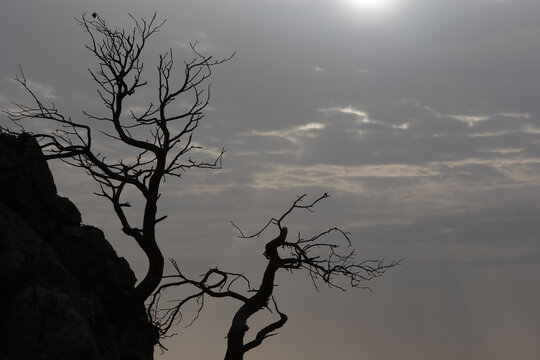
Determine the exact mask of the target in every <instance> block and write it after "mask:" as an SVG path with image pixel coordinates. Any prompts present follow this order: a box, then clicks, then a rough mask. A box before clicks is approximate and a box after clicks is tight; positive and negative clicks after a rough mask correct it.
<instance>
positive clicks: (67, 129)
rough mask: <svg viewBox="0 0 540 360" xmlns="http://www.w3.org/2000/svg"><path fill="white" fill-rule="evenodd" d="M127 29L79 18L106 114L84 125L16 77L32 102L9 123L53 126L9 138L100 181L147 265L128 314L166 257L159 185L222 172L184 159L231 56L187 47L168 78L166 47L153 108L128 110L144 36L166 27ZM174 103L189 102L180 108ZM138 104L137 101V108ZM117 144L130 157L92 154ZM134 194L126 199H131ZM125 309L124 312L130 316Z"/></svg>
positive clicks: (215, 164)
mask: <svg viewBox="0 0 540 360" xmlns="http://www.w3.org/2000/svg"><path fill="white" fill-rule="evenodd" d="M132 21H133V28H132V29H131V30H129V31H126V30H124V29H118V28H114V27H111V26H109V25H108V24H107V23H106V22H105V20H104V19H103V18H102V17H101V16H100V15H98V14H96V13H93V14H92V16H91V17H88V16H86V14H83V15H82V17H81V18H80V19H77V22H78V24H79V25H80V26H81V27H82V29H83V30H84V31H85V32H86V33H87V35H88V36H89V42H88V43H87V44H86V48H87V49H88V50H89V51H90V53H91V54H92V55H93V56H94V57H95V58H96V60H97V67H96V68H94V69H89V72H90V75H91V77H92V79H93V81H95V83H96V84H97V85H98V95H99V98H100V99H101V101H102V102H103V104H104V106H105V108H106V113H105V115H96V114H92V113H89V112H84V111H83V114H84V117H83V119H82V120H74V119H72V118H71V117H68V116H66V115H64V114H62V113H61V112H60V111H59V110H58V109H57V108H56V106H55V105H54V104H50V105H48V104H45V103H44V102H43V101H42V100H41V99H40V98H39V97H38V95H37V94H36V93H35V92H34V91H33V90H32V87H31V85H30V83H29V82H28V81H27V79H26V77H25V76H24V74H23V73H22V71H21V73H20V75H18V76H17V77H16V80H17V81H18V82H19V83H20V85H22V87H23V88H24V89H26V91H27V92H28V93H29V94H30V96H31V97H32V98H33V105H23V104H14V105H15V110H11V111H7V114H8V116H9V117H10V118H11V120H12V121H13V122H14V123H16V124H18V125H20V124H21V123H22V122H23V121H24V120H27V119H38V120H40V121H44V122H46V123H42V124H40V125H39V126H38V128H39V129H46V128H53V129H54V130H53V131H52V132H40V131H43V130H38V132H31V131H29V130H25V128H23V127H22V125H21V127H20V129H18V130H17V131H14V130H12V129H10V128H2V129H1V130H0V131H4V132H9V133H20V132H27V133H30V135H31V136H33V137H34V138H35V139H36V140H38V142H39V144H40V146H41V148H42V150H43V152H44V157H45V159H62V160H63V161H65V162H67V163H68V164H70V165H72V166H74V167H77V168H81V169H83V170H85V171H86V173H88V174H89V175H90V176H91V177H92V178H93V179H94V180H95V181H97V183H98V184H99V187H100V191H98V192H97V195H98V196H101V197H104V198H106V199H108V200H109V201H110V202H111V204H112V207H113V209H114V211H115V213H116V216H117V217H118V219H119V221H120V224H121V226H122V230H123V232H124V233H125V234H126V235H127V236H129V237H131V238H132V239H133V240H135V242H136V243H137V244H138V246H139V247H140V248H141V249H142V250H143V251H144V253H145V254H146V256H147V258H148V262H149V266H148V271H147V273H146V275H145V277H144V279H143V280H142V281H141V282H140V283H139V284H138V285H137V286H136V288H135V289H134V291H133V293H132V294H131V295H130V296H129V298H128V299H125V304H124V305H125V306H124V308H126V309H131V308H133V307H135V306H141V305H143V304H144V302H145V300H146V299H147V298H148V297H149V296H150V295H151V294H152V293H153V291H154V290H155V289H156V288H157V287H158V285H159V284H160V282H161V279H162V276H163V267H164V258H163V255H162V253H161V250H160V248H159V245H158V241H157V239H156V226H157V224H158V223H159V222H160V221H162V220H164V219H165V218H166V216H164V215H158V199H159V197H160V187H161V185H162V183H163V181H164V180H165V179H166V178H167V177H177V178H179V177H180V176H181V174H182V173H183V172H184V171H185V170H187V169H191V168H202V169H216V168H220V167H221V158H222V155H223V150H222V151H221V153H220V154H219V155H218V156H217V158H215V159H214V160H212V161H209V162H208V161H196V160H193V159H192V158H191V157H190V155H191V153H192V151H193V150H195V149H197V148H200V147H199V146H198V145H196V144H195V143H194V142H193V140H192V137H193V135H194V131H195V129H197V127H198V126H199V123H200V121H201V120H202V119H203V117H204V113H203V112H204V109H205V108H206V106H207V105H208V102H209V99H210V85H209V82H208V78H209V77H210V76H211V74H212V68H213V67H214V66H216V65H218V64H221V63H223V62H225V61H227V60H228V59H230V57H229V58H225V59H217V60H214V59H213V58H212V57H211V56H206V55H203V54H201V53H200V52H198V50H197V49H196V46H195V44H192V45H191V49H192V51H193V57H192V59H191V60H189V61H185V62H184V66H183V69H182V70H183V71H181V72H180V74H181V76H179V77H178V78H176V76H175V75H174V73H173V64H174V60H173V52H172V49H171V50H169V51H168V52H166V53H163V54H161V55H159V58H158V65H157V89H156V99H157V101H156V103H151V102H148V103H146V105H145V107H144V109H145V110H143V111H141V112H135V111H132V110H130V109H129V108H128V106H127V100H128V98H129V97H131V96H133V95H134V94H136V93H137V94H138V91H139V89H140V88H142V87H144V86H146V85H147V82H146V81H144V80H143V79H142V73H143V68H144V64H143V61H142V58H141V56H142V54H143V50H144V49H145V46H146V44H147V41H148V39H149V38H150V37H151V36H153V35H154V34H156V33H157V32H158V31H159V30H160V29H161V27H162V26H163V24H164V22H157V20H156V14H154V16H153V17H152V18H151V19H150V20H149V21H148V20H144V19H140V20H139V19H135V18H134V17H132ZM180 99H182V100H183V99H186V100H187V101H190V104H191V105H190V106H188V107H187V108H185V109H184V110H179V109H182V107H180V106H171V105H172V104H175V103H176V104H178V103H179V102H180ZM137 105H140V104H137ZM98 131H99V133H101V134H103V135H104V136H106V138H108V139H110V141H111V142H113V143H115V144H120V145H121V146H124V147H125V148H127V149H128V150H127V151H128V154H129V155H127V154H122V156H115V154H105V153H102V152H98V151H97V150H95V149H96V146H95V145H94V140H95V137H96V133H97V132H98ZM128 188H131V189H135V190H137V193H138V195H139V196H140V199H141V200H142V203H143V209H144V210H143V211H142V214H135V215H134V214H131V213H128V212H127V210H126V208H128V207H130V203H129V202H127V201H126V199H125V194H126V192H127V191H126V190H127V189H128ZM130 196H132V195H130ZM128 312H129V311H128Z"/></svg>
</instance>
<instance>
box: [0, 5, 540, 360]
mask: <svg viewBox="0 0 540 360" xmlns="http://www.w3.org/2000/svg"><path fill="white" fill-rule="evenodd" d="M89 6H90V7H89ZM154 10H155V11H157V13H158V17H160V18H161V19H164V18H166V19H167V23H166V25H165V27H164V28H163V29H162V31H161V32H160V33H158V34H157V35H156V36H155V37H154V38H153V39H152V41H151V43H150V44H149V47H148V49H147V50H148V52H147V53H146V57H145V59H146V65H147V68H146V70H147V72H146V73H145V76H146V77H147V78H148V79H149V80H152V79H154V78H155V67H154V66H155V61H156V59H157V58H158V54H159V53H160V52H164V51H166V50H168V49H169V48H172V50H173V52H174V54H175V56H176V58H177V60H178V65H181V62H182V60H183V59H184V58H187V57H188V56H189V53H188V52H187V50H186V45H187V44H188V43H189V42H193V41H197V42H198V46H199V49H200V50H201V51H203V52H204V53H205V54H208V55H215V56H217V57H226V56H228V55H230V54H231V53H232V52H234V51H236V55H235V57H234V58H233V59H232V60H231V61H230V62H228V63H226V64H223V65H222V66H220V67H219V68H216V72H215V75H214V76H213V78H212V91H213V92H212V101H211V104H210V107H209V108H208V112H207V117H206V118H205V122H204V124H203V125H201V127H200V131H199V132H198V133H197V139H196V140H197V142H199V143H200V144H203V145H204V146H205V151H204V152H203V153H201V156H205V155H209V154H210V155H211V154H212V153H214V152H216V151H217V150H218V149H220V148H221V147H225V148H226V150H227V152H226V155H225V159H224V162H223V167H224V169H223V170H219V171H192V172H189V173H187V174H186V175H185V176H184V177H183V179H182V180H181V181H180V182H175V181H168V182H167V183H166V184H165V187H164V196H163V200H162V202H161V204H160V205H161V209H162V212H163V213H167V214H169V218H168V220H167V221H166V222H164V223H163V225H162V227H161V228H160V238H161V243H162V247H163V249H164V252H165V253H166V256H167V257H172V258H175V259H177V261H178V262H179V263H181V264H183V266H184V268H185V269H187V270H186V271H188V272H189V273H190V274H193V275H197V274H200V273H203V272H204V271H206V270H207V268H208V267H210V266H215V265H219V266H222V267H224V268H225V269H230V270H235V271H244V272H245V273H246V274H247V275H249V276H250V277H251V278H252V280H253V281H254V282H257V281H258V280H257V279H258V276H259V275H260V269H261V267H262V266H263V263H262V260H263V257H262V255H261V253H262V250H263V247H264V240H265V239H263V238H260V239H254V240H250V241H247V240H240V239H238V238H237V237H236V233H235V231H234V228H233V227H232V226H231V224H230V221H234V222H235V223H236V224H238V225H239V226H241V227H242V228H243V229H245V230H246V231H253V230H256V229H257V227H258V226H260V225H262V224H264V223H265V222H266V221H267V220H268V219H269V218H270V217H272V216H278V215H280V214H281V213H282V212H283V211H284V210H285V209H286V208H287V207H288V206H289V205H290V203H291V202H292V201H293V200H294V199H295V198H296V196H297V195H300V194H303V193H308V194H310V196H312V197H315V196H318V195H320V194H321V193H322V192H325V191H327V192H329V193H330V194H331V195H332V197H331V198H329V199H328V200H326V201H325V202H323V203H321V204H320V206H319V207H318V208H317V212H316V213H313V214H299V216H297V217H294V219H291V221H290V222H288V223H287V224H286V225H287V226H288V227H289V230H290V231H292V232H296V231H302V232H305V233H306V234H309V233H310V232H311V233H314V232H316V231H319V230H320V229H323V228H325V227H332V226H336V225H337V226H341V227H342V228H344V229H345V230H347V231H349V232H350V233H351V234H352V239H353V244H354V246H355V247H356V248H357V249H358V253H359V255H360V256H362V257H366V258H373V257H385V258H387V259H397V258H405V259H406V261H405V263H404V264H403V266H401V267H399V268H397V269H395V270H393V271H391V272H390V273H388V274H387V275H385V276H384V277H382V278H379V279H376V280H375V281H373V282H372V283H371V284H370V286H371V288H372V290H373V292H372V293H370V292H368V291H362V290H352V291H347V292H345V293H342V292H340V291H330V290H328V289H325V288H322V289H321V291H320V292H319V293H317V292H316V291H315V290H314V289H313V287H312V286H311V284H310V282H309V281H308V279H307V278H306V275H305V274H302V273H298V274H294V276H291V275H290V274H286V273H284V274H281V277H280V283H281V286H280V287H278V289H277V299H278V301H279V303H280V309H281V310H282V311H284V312H286V313H287V314H288V315H289V322H288V323H287V325H286V326H285V327H284V328H283V329H282V330H281V331H280V334H279V335H278V336H276V337H273V338H271V339H269V340H268V341H267V342H266V343H265V344H263V345H262V346H261V347H260V348H259V349H257V350H253V351H252V352H250V353H248V356H247V358H248V359H253V360H269V359H275V358H276V356H279V358H280V359H314V360H322V359H328V358H339V359H343V360H357V359H373V360H390V359H396V358H399V359H403V360H409V359H441V360H446V359H448V360H450V359H452V360H455V359H464V360H469V359H470V360H473V359H475V360H476V359H490V360H498V359H500V360H503V359H512V358H519V359H523V360H529V359H530V360H532V359H538V358H540V347H539V346H538V338H539V336H540V310H539V309H538V304H540V287H539V286H538V284H540V225H539V224H540V221H539V217H540V118H539V117H540V95H539V94H540V1H537V0H531V1H526V0H506V1H505V0H379V1H377V0H371V1H368V0H310V1H308V0H251V1H248V0H213V1H210V0H208V1H207V0H193V1H189V0H175V1H172V0H170V1H164V0H160V1H153V2H148V1H142V0H138V1H137V0H129V1H128V0H107V1H104V0H102V1H94V2H92V3H89V2H84V1H82V0H75V1H73V0H69V1H68V0H51V1H35V0H34V1H30V0H18V1H9V0H1V3H0V46H1V49H2V57H1V59H2V60H1V62H0V107H2V108H9V106H10V101H13V100H15V101H18V102H25V101H27V100H28V98H26V97H25V95H24V93H23V92H22V91H21V90H20V89H19V88H17V86H16V84H15V83H14V82H13V81H12V79H13V77H14V75H15V74H16V73H17V71H18V67H19V64H20V65H21V66H22V67H23V68H24V71H25V74H26V76H27V77H28V79H29V80H30V81H31V82H32V84H33V86H34V89H35V90H36V92H37V93H39V94H40V96H42V98H44V99H45V100H47V101H54V103H55V104H56V105H57V106H58V107H59V108H60V109H62V111H64V112H65V113H66V114H69V115H71V116H72V117H73V118H74V119H80V118H83V116H82V114H81V111H82V110H87V111H90V112H92V111H94V112H99V111H100V108H99V107H100V101H99V99H98V97H97V94H96V86H95V84H93V83H92V81H91V80H90V76H89V74H88V72H87V70H86V69H87V68H88V67H92V66H93V65H94V64H95V62H94V59H93V58H92V57H91V56H90V54H89V53H88V51H86V50H85V49H84V47H83V44H84V42H85V41H86V40H87V39H86V37H85V34H84V33H83V31H82V30H81V29H80V28H79V27H78V26H77V24H76V22H75V21H74V17H79V16H80V15H81V14H82V12H83V11H89V12H93V11H96V12H98V13H99V14H100V15H101V16H102V17H103V18H105V20H106V21H108V22H109V23H110V24H115V25H116V24H117V25H118V26H129V24H130V18H129V16H128V13H131V14H133V15H134V16H136V17H149V16H151V14H152V13H153V12H154ZM181 71H182V69H181V67H178V75H179V76H180V75H181ZM151 90H152V89H150V88H149V89H145V90H144V91H142V94H144V95H146V94H148V96H150V97H151V96H153V95H152V92H151ZM144 100H145V99H144V98H141V102H143V101H144ZM2 116H3V115H2ZM0 121H2V123H3V124H4V123H5V121H6V118H5V116H3V117H2V118H1V119H0ZM101 146H103V148H104V149H105V148H107V144H101ZM109 148H111V147H109ZM112 150H114V147H112ZM51 166H52V167H53V171H54V174H55V176H56V181H57V185H58V188H59V192H60V193H61V194H62V195H66V196H69V197H70V198H71V199H72V200H73V201H74V202H75V203H76V204H77V206H79V208H80V209H81V211H82V212H83V219H84V222H85V223H87V224H93V225H96V226H99V227H101V228H102V229H104V230H105V232H106V233H107V237H108V238H109V240H110V241H111V242H112V243H113V244H114V246H115V248H116V249H117V251H118V253H119V255H121V256H124V257H126V258H127V259H128V260H129V261H130V263H131V264H132V267H133V268H134V270H135V272H136V273H137V274H138V275H139V276H140V275H142V274H143V273H144V271H145V266H146V264H145V259H144V256H142V254H141V253H140V252H139V251H138V250H137V249H136V247H134V245H133V243H131V242H130V241H129V239H126V238H124V237H123V236H122V234H121V233H120V232H119V230H118V228H119V225H118V223H117V222H116V221H115V218H114V216H112V211H111V209H110V208H109V206H108V204H107V203H105V202H103V201H102V200H101V199H98V198H96V197H95V196H93V195H92V192H93V191H94V190H95V187H94V185H93V184H92V183H91V182H90V181H89V180H88V179H86V178H85V177H84V175H82V174H80V173H78V172H77V171H74V170H73V169H69V168H65V167H64V166H63V165H61V164H54V163H53V164H51ZM272 236H273V234H272V233H269V234H267V237H268V238H271V237H272ZM235 306H236V304H235V303H227V302H209V303H208V306H207V308H206V310H205V312H204V313H203V315H202V316H201V318H200V320H199V322H197V323H196V324H195V325H193V326H192V327H191V328H188V329H184V328H183V327H182V326H180V327H178V329H176V332H177V333H178V334H179V335H178V336H176V337H174V338H172V339H171V340H169V341H167V342H166V343H165V345H166V346H168V347H169V349H170V351H169V352H168V353H165V354H164V355H160V354H159V353H157V355H156V358H157V359H219V358H221V357H222V356H223V353H224V348H225V339H224V336H225V334H226V332H227V329H228V326H229V323H230V320H231V318H232V315H233V311H234V309H235Z"/></svg>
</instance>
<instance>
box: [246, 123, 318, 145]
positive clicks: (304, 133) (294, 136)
mask: <svg viewBox="0 0 540 360" xmlns="http://www.w3.org/2000/svg"><path fill="white" fill-rule="evenodd" d="M325 127H326V125H325V124H323V123H318V122H313V123H307V124H304V125H298V126H294V127H291V128H287V129H282V130H252V131H250V132H248V133H241V134H240V136H262V137H278V138H283V139H286V140H288V141H289V142H291V143H292V144H296V145H298V144H301V143H302V142H303V140H304V139H305V138H314V137H317V136H318V134H317V132H318V131H320V130H322V129H324V128H325Z"/></svg>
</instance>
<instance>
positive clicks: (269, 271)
mask: <svg viewBox="0 0 540 360" xmlns="http://www.w3.org/2000/svg"><path fill="white" fill-rule="evenodd" d="M306 196H307V195H302V196H300V197H298V198H297V199H296V200H295V201H294V202H293V204H292V205H291V206H290V207H289V208H288V209H287V210H286V211H285V212H284V213H283V214H282V215H281V216H280V217H277V218H272V219H270V220H269V221H268V222H267V223H266V224H265V225H264V226H263V227H262V228H261V229H260V230H259V231H257V232H255V233H254V234H252V235H245V234H244V233H243V232H242V230H241V229H240V228H239V227H238V226H236V225H234V224H233V225H234V227H235V228H236V229H237V230H238V231H239V233H240V235H239V237H241V238H244V239H249V238H254V237H259V236H261V235H262V234H263V233H264V232H265V231H266V230H267V229H269V228H270V227H273V226H275V227H277V229H278V230H279V234H278V236H277V237H276V238H274V239H273V240H270V241H268V242H267V243H266V245H265V249H264V254H263V255H264V256H265V258H266V268H265V271H264V273H263V276H262V280H261V283H260V285H259V287H258V288H256V289H252V288H251V287H250V286H249V282H248V281H247V279H245V277H243V276H241V275H239V274H231V273H226V272H223V271H220V270H217V269H211V270H209V271H208V272H207V273H206V274H204V275H203V276H202V279H201V280H199V281H195V280H190V279H188V278H187V277H186V276H184V275H183V274H182V273H181V272H180V271H179V270H178V268H176V270H177V274H175V275H172V276H170V277H168V278H169V279H171V281H170V282H168V283H166V284H164V285H162V286H161V287H160V288H159V289H158V291H157V293H156V295H155V297H156V296H157V297H160V296H162V294H163V293H164V291H165V290H166V289H171V288H174V287H176V286H185V285H191V286H194V287H195V288H196V289H197V291H198V292H197V293H195V294H193V295H190V296H187V297H184V298H182V299H180V300H177V301H178V303H177V305H176V306H173V307H171V308H169V309H165V310H164V311H165V313H166V314H167V316H168V318H167V321H168V323H172V322H173V321H174V319H175V318H177V319H181V312H182V308H183V307H184V305H185V304H186V303H187V302H188V301H191V300H193V299H194V298H197V299H202V298H204V296H212V297H230V298H234V299H237V300H239V301H240V302H241V305H240V307H239V309H238V310H237V311H236V313H235V314H234V316H233V320H232V323H231V326H230V328H229V332H228V334H227V351H226V354H225V360H241V359H243V357H244V354H245V353H246V352H247V351H249V350H251V349H253V348H255V347H257V346H259V345H261V344H262V343H263V341H264V340H265V339H267V338H268V337H270V336H272V335H274V334H275V331H276V330H278V329H279V328H281V327H282V326H283V325H284V324H285V323H286V322H287V319H288V317H287V315H285V314H284V313H283V312H281V311H280V310H279V309H278V306H277V303H276V301H275V299H274V287H275V286H276V280H275V276H276V273H277V272H278V271H279V270H280V269H284V270H288V271H291V272H293V271H296V270H305V271H307V272H308V274H309V275H310V277H311V279H312V281H313V284H314V286H315V288H316V289H318V286H319V285H318V284H319V283H322V284H326V285H327V286H329V287H331V288H338V289H341V290H345V287H346V285H348V286H350V287H352V288H367V287H365V286H364V285H363V284H364V283H365V282H366V281H369V280H371V279H373V278H375V277H378V276H381V275H382V274H384V273H385V271H386V270H388V269H390V268H393V267H395V266H397V265H399V264H400V262H401V261H391V262H389V263H386V262H385V261H384V260H360V261H359V260H357V259H356V257H355V255H356V254H355V251H354V250H344V248H345V249H346V248H350V247H351V241H350V238H349V234H348V233H346V232H345V231H343V230H341V229H340V228H338V227H333V228H330V229H328V230H326V231H323V232H321V233H318V234H316V235H314V236H311V237H303V236H302V235H301V234H300V233H299V234H298V236H297V238H296V239H294V240H288V239H287V238H288V235H289V232H288V229H287V227H286V226H284V223H285V222H286V220H287V218H288V216H289V215H290V214H291V213H293V212H295V211H299V210H306V211H308V212H312V211H314V207H315V205H316V204H318V203H319V202H320V201H322V200H324V199H326V198H328V197H329V195H328V194H327V193H324V194H323V195H321V196H320V197H318V198H316V199H314V200H313V201H311V202H308V203H305V202H304V200H305V198H306ZM173 264H174V263H173ZM175 267H176V266H175ZM216 273H217V274H220V278H219V280H218V281H216V282H210V281H209V278H210V277H211V275H213V274H216ZM239 276H241V278H242V279H243V280H245V284H247V285H248V286H247V287H245V288H244V289H243V290H244V291H243V292H239V291H238V290H234V291H233V290H231V287H232V285H233V282H234V281H236V280H237V279H238V277H239ZM270 299H272V302H273V308H274V309H275V311H276V312H277V314H278V315H279V319H277V320H274V321H272V322H270V323H269V324H268V325H266V326H264V327H263V328H261V329H259V330H258V332H257V333H256V335H255V338H254V339H252V340H249V341H245V337H246V334H247V331H248V330H249V327H248V321H249V319H250V318H251V317H252V316H253V315H254V314H256V313H257V312H259V311H260V310H262V309H269V302H270ZM152 305H153V308H154V309H157V308H158V304H157V302H155V301H154V302H153V303H152ZM199 305H200V306H199V308H198V312H197V314H198V313H199V312H200V311H201V310H202V306H203V303H202V302H199ZM169 327H170V326H169ZM169 327H167V329H168V328H169Z"/></svg>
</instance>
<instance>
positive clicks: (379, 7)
mask: <svg viewBox="0 0 540 360" xmlns="http://www.w3.org/2000/svg"><path fill="white" fill-rule="evenodd" d="M344 2H345V4H346V6H347V7H349V8H351V9H354V10H356V11H362V12H366V13H384V12H386V11H388V10H390V9H391V8H392V6H393V5H394V3H395V0H344Z"/></svg>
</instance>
